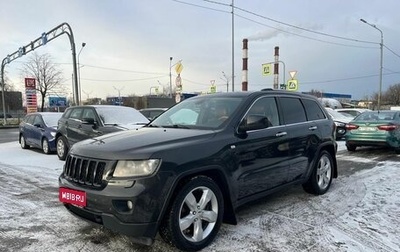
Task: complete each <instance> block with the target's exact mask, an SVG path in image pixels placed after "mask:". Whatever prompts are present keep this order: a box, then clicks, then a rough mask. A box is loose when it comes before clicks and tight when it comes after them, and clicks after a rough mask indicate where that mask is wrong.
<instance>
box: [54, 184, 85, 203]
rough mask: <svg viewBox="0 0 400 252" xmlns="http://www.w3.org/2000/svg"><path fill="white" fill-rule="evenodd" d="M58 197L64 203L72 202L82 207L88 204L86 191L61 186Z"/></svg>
mask: <svg viewBox="0 0 400 252" xmlns="http://www.w3.org/2000/svg"><path fill="white" fill-rule="evenodd" d="M58 198H59V200H60V201H61V202H63V203H70V204H74V205H77V206H81V207H85V206H86V192H82V191H76V190H72V189H68V188H65V187H60V189H59V193H58Z"/></svg>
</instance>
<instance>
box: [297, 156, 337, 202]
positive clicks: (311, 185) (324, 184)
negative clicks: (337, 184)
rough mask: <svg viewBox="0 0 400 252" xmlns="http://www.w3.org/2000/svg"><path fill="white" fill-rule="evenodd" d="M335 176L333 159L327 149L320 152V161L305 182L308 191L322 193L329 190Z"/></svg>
mask: <svg viewBox="0 0 400 252" xmlns="http://www.w3.org/2000/svg"><path fill="white" fill-rule="evenodd" d="M332 177H333V159H332V156H331V154H329V152H327V151H325V150H324V151H322V152H321V153H320V154H319V157H318V162H317V163H316V164H315V166H314V168H313V171H312V173H311V176H310V178H309V179H308V181H307V182H306V183H305V184H303V188H304V190H305V191H306V192H308V193H312V194H315V195H321V194H324V193H326V192H327V191H328V189H329V187H330V186H331V183H332Z"/></svg>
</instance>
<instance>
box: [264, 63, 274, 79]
mask: <svg viewBox="0 0 400 252" xmlns="http://www.w3.org/2000/svg"><path fill="white" fill-rule="evenodd" d="M262 72H263V75H264V76H266V75H270V74H272V64H271V63H268V64H262Z"/></svg>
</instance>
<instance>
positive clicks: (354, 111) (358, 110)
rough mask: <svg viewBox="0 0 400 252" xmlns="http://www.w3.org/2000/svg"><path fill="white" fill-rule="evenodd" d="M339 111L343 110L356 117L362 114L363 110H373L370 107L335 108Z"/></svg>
mask: <svg viewBox="0 0 400 252" xmlns="http://www.w3.org/2000/svg"><path fill="white" fill-rule="evenodd" d="M335 110H336V111H338V112H343V113H346V114H350V115H352V116H353V118H354V117H356V116H358V115H359V114H361V113H362V112H365V111H371V110H370V109H363V108H340V109H335Z"/></svg>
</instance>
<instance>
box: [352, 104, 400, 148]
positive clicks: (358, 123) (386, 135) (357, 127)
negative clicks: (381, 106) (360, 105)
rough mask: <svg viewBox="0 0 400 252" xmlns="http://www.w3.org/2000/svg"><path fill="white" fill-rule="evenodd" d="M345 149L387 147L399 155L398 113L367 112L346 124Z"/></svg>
mask: <svg viewBox="0 0 400 252" xmlns="http://www.w3.org/2000/svg"><path fill="white" fill-rule="evenodd" d="M346 128H347V134H346V147H347V150H348V151H355V150H356V148H357V147H359V146H387V147H390V148H393V149H394V150H395V152H396V153H397V154H400V111H394V110H380V111H367V112H363V113H362V114H360V115H358V116H357V117H356V118H354V120H352V121H351V122H350V123H348V124H347V126H346Z"/></svg>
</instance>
